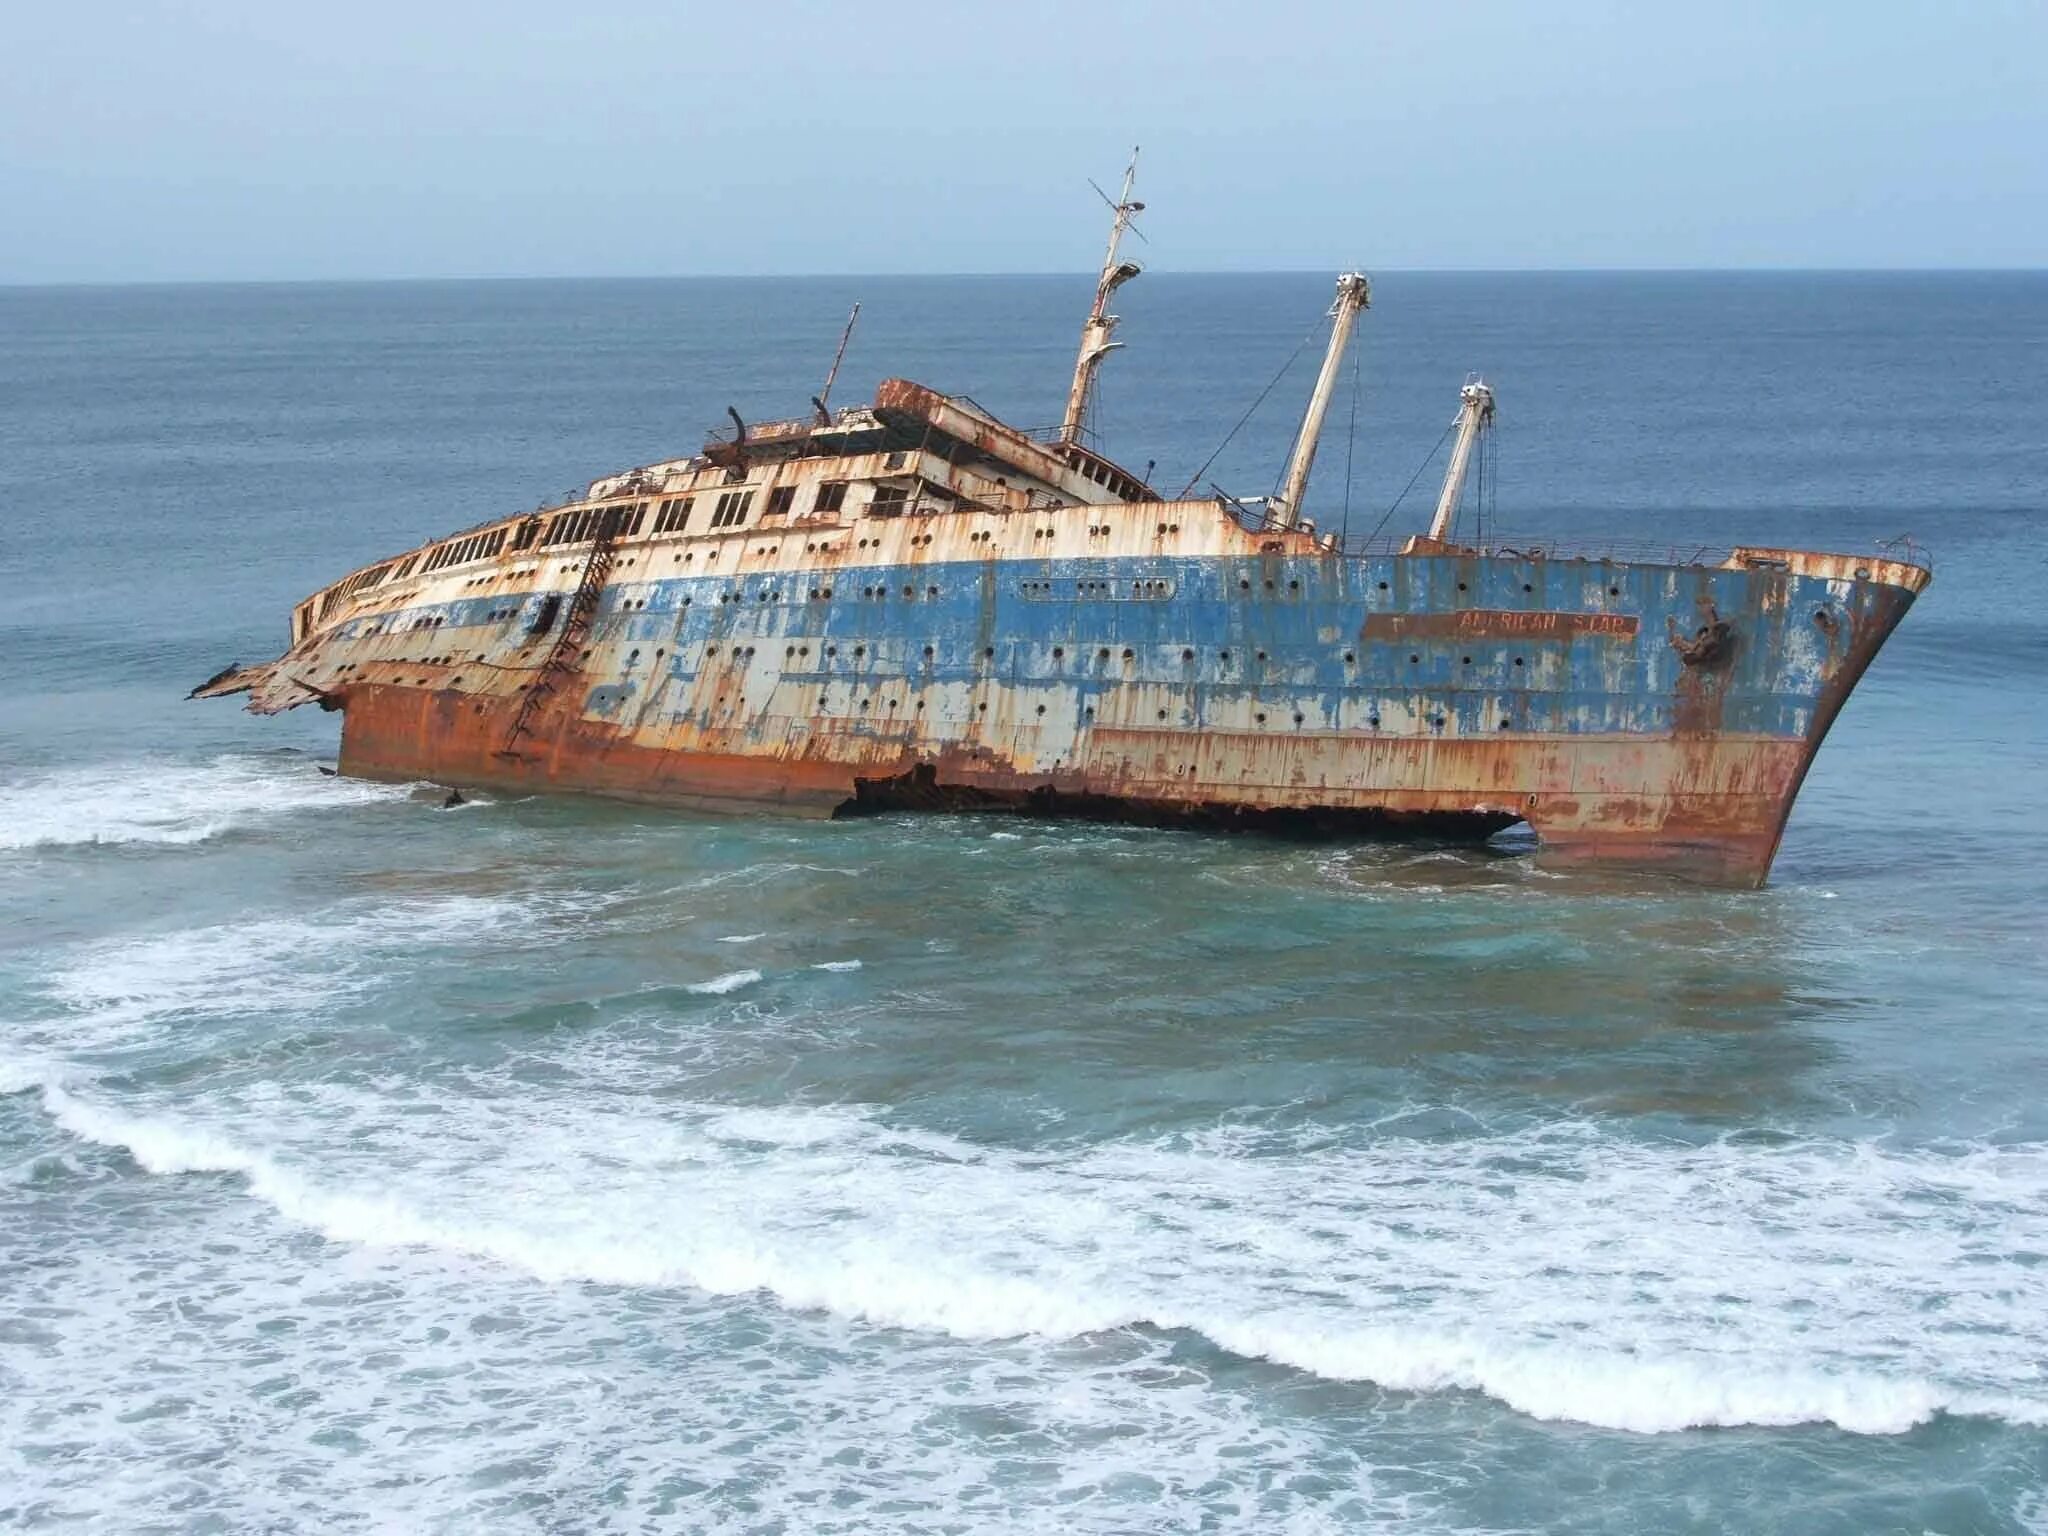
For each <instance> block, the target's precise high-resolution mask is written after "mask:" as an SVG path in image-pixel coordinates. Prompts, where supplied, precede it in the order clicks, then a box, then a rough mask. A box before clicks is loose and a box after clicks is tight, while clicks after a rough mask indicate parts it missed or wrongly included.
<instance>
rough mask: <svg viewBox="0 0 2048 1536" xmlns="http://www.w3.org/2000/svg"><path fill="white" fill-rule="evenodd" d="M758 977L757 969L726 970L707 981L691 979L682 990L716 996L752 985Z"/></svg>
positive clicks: (759, 977)
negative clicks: (721, 974)
mask: <svg viewBox="0 0 2048 1536" xmlns="http://www.w3.org/2000/svg"><path fill="white" fill-rule="evenodd" d="M760 979H761V973H760V972H759V971H727V972H726V973H725V974H724V975H723V976H714V977H712V978H711V979H710V980H709V981H693V982H691V983H690V984H689V985H688V986H687V987H685V988H684V989H683V990H684V991H686V992H699V993H708V994H710V995H711V996H714V997H718V996H723V995H724V994H725V993H727V992H737V991H738V990H739V989H740V988H741V987H749V986H752V985H753V984H754V983H755V982H757V981H759V980H760Z"/></svg>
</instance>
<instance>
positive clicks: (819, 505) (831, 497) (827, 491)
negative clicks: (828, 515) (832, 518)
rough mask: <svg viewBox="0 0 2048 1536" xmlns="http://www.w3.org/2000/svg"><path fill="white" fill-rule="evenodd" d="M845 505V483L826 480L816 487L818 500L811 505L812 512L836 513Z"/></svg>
mask: <svg viewBox="0 0 2048 1536" xmlns="http://www.w3.org/2000/svg"><path fill="white" fill-rule="evenodd" d="M845 505H846V482H845V481H844V480H826V481H822V482H821V483H820V484H819V486H818V499H817V500H816V501H814V502H812V503H811V510H812V511H813V512H837V511H838V510H839V509H840V508H841V507H843V506H845Z"/></svg>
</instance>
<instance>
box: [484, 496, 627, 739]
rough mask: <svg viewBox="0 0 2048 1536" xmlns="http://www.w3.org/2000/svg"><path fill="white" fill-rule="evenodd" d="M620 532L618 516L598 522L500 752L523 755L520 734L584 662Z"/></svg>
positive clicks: (530, 725)
mask: <svg viewBox="0 0 2048 1536" xmlns="http://www.w3.org/2000/svg"><path fill="white" fill-rule="evenodd" d="M618 534H619V529H618V523H617V520H616V519H615V518H612V517H606V518H605V519H604V520H603V521H602V522H601V523H600V524H599V525H598V530H597V536H596V537H595V538H594V539H593V540H592V541H591V545H590V557H589V559H587V560H585V561H584V562H583V576H582V579H581V580H579V581H578V582H577V583H576V591H575V593H574V594H573V595H572V596H571V597H570V599H569V611H568V612H567V613H566V614H564V615H563V617H562V627H561V629H560V630H559V631H558V632H557V633H556V635H555V640H554V644H552V645H550V646H549V647H548V653H547V655H546V656H545V657H543V658H542V660H541V664H540V666H539V667H538V668H537V669H536V670H535V672H534V674H533V681H532V682H530V683H528V684H527V685H526V692H525V693H524V694H522V695H521V696H520V700H519V709H518V712H517V713H515V714H514V715H513V716H512V725H511V728H510V729H509V730H507V731H506V732H505V744H504V745H503V746H502V747H500V748H499V749H498V751H497V756H499V757H508V758H513V759H515V760H516V759H518V758H519V757H520V756H521V754H520V751H519V738H520V737H521V736H524V735H525V734H526V733H527V732H528V730H529V729H531V727H532V725H533V719H534V716H535V715H537V714H539V713H540V710H541V707H542V706H543V705H544V704H545V703H546V702H547V699H548V697H549V695H551V694H552V693H553V692H554V691H555V688H556V685H557V684H559V683H561V682H562V681H563V680H564V679H566V678H567V677H568V676H569V675H570V674H571V673H572V672H575V671H577V670H578V669H579V668H580V667H581V666H582V665H583V658H582V654H581V650H580V647H581V646H582V644H583V641H584V639H585V638H586V637H587V636H588V635H589V634H590V620H591V617H592V615H593V614H595V613H596V611H597V604H598V599H599V598H601V597H603V596H604V586H605V581H606V580H607V578H609V577H610V575H611V571H612V558H613V556H614V555H615V554H616V553H617V544H618Z"/></svg>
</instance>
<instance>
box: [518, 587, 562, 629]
mask: <svg viewBox="0 0 2048 1536" xmlns="http://www.w3.org/2000/svg"><path fill="white" fill-rule="evenodd" d="M561 611H562V594H561V593H559V592H551V593H549V594H548V595H547V596H546V597H544V598H542V599H541V600H540V606H539V607H538V608H536V609H534V611H533V622H532V623H531V624H529V625H527V626H526V632H527V633H528V634H529V635H544V634H546V633H547V632H548V631H549V630H551V629H553V628H554V627H555V615H556V614H558V613H560V612H561Z"/></svg>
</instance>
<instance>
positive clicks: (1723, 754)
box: [209, 503, 1926, 885]
mask: <svg viewBox="0 0 2048 1536" xmlns="http://www.w3.org/2000/svg"><path fill="white" fill-rule="evenodd" d="M1118 510H1119V513H1120V514H1121V515H1122V521H1123V524H1124V526H1123V527H1121V528H1119V527H1115V526H1113V525H1110V524H1107V523H1103V522H1090V523H1087V524H1086V525H1085V526H1083V525H1082V524H1081V521H1080V519H1081V518H1082V517H1084V516H1087V515H1088V513H1089V509H1085V508H1075V509H1070V510H1068V511H1065V512H1062V513H1061V514H1060V515H1059V516H1058V517H1057V518H1050V517H1047V516H1045V515H1043V514H1028V515H1017V516H1002V515H999V514H989V515H985V516H965V517H948V518H930V519H920V518H914V517H892V518H889V519H886V520H884V519H876V520H859V521H857V522H856V521H849V522H846V523H843V524H833V525H830V526H829V527H828V526H824V525H818V524H813V525H811V526H808V527H799V526H791V527H788V528H783V529H769V528H754V529H749V530H746V531H744V532H735V533H733V534H731V535H727V536H725V537H723V538H721V539H720V540H719V541H718V542H717V544H716V545H715V546H713V548H714V550H715V551H716V552H715V553H711V557H710V559H709V560H707V561H705V562H704V563H706V564H712V565H714V566H715V567H716V568H717V569H718V570H721V571H724V572H726V573H727V574H717V575H711V574H675V573H676V572H677V570H678V567H681V566H682V565H683V561H684V558H685V555H686V553H687V554H691V555H692V558H691V559H690V565H693V566H694V565H697V564H698V563H699V562H698V561H697V559H696V558H694V556H695V555H696V554H703V553H707V550H706V547H705V546H704V544H703V543H702V542H701V540H695V541H692V540H682V541H678V540H661V539H655V540H643V541H640V542H634V541H632V540H628V541H626V542H623V543H621V544H619V545H618V546H617V551H618V552H619V553H618V559H619V561H620V563H619V564H618V565H616V566H613V567H612V568H611V569H610V570H609V572H608V574H607V576H606V579H605V581H604V583H603V585H602V587H601V588H600V589H599V590H598V592H597V594H596V595H595V596H594V597H593V598H592V599H591V601H590V610H591V611H590V613H589V614H588V619H587V633H585V634H583V635H582V636H581V637H580V638H579V644H578V645H577V646H576V647H575V648H574V652H573V655H572V657H571V658H570V660H569V662H568V664H566V665H560V664H558V665H557V667H556V669H555V670H554V671H553V673H551V674H550V675H549V676H548V677H547V679H546V681H545V684H544V686H543V687H542V688H540V689H539V690H536V687H535V684H536V680H537V679H538V678H540V676H541V674H542V671H543V653H544V652H546V651H547V650H548V649H549V647H547V646H546V645H544V644H542V643H541V642H542V639H543V638H544V637H542V636H536V634H535V631H534V615H535V612H536V609H537V608H538V607H539V606H540V605H543V604H545V603H546V602H547V601H548V600H549V596H550V595H552V597H553V599H554V600H555V602H556V603H558V604H559V602H560V601H561V600H562V594H564V593H566V592H568V591H570V590H571V589H572V588H573V587H574V586H575V585H576V580H577V577H578V575H579V573H580V571H581V569H582V567H581V564H580V562H579V560H578V559H577V558H575V557H569V558H562V559H558V560H556V561H554V562H543V563H541V564H539V565H538V566H537V565H536V563H535V562H533V561H532V560H531V559H521V558H519V557H518V556H517V555H513V554H506V555H500V556H499V557H497V558H496V559H495V560H494V561H493V562H492V565H491V566H490V567H487V568H486V569H485V570H484V571H483V572H482V573H481V574H473V575H471V576H469V577H468V578H467V587H466V595H455V596H452V597H451V596H448V595H445V594H442V593H436V594H433V595H432V599H431V600H430V595H429V593H427V592H419V593H417V594H414V595H413V596H412V597H411V598H409V599H407V600H405V601H404V602H403V603H402V605H401V606H398V607H396V608H393V607H391V606H389V604H388V603H377V604H374V605H373V608H372V611H370V612H366V613H362V614H360V615H351V616H350V617H347V618H344V619H341V620H340V621H339V622H337V623H334V624H332V625H330V627H328V628H327V629H325V630H319V629H317V628H315V629H313V630H311V631H309V632H308V633H307V634H306V635H305V636H304V637H303V639H302V641H301V644H300V646H299V647H297V648H295V651H294V653H293V654H292V655H291V656H288V657H286V658H283V659H282V660H281V661H280V662H279V663H276V664H273V666H271V667H269V668H265V669H256V670H255V671H254V672H252V673H246V674H239V675H237V676H235V677H231V678H225V679H221V680H217V681H216V682H215V683H214V684H213V685H212V686H211V689H210V690H209V691H215V692H225V691H233V690H235V689H237V688H245V687H254V689H255V690H256V694H257V698H256V705H255V707H258V708H274V707H285V706H287V705H289V704H291V703H297V702H303V701H305V700H308V699H312V698H318V699H320V700H321V702H323V703H325V704H326V705H328V706H329V707H338V708H341V709H343V710H345V711H346V715H345V722H344V729H343V736H342V752H341V767H342V769H343V771H344V772H347V773H351V774H359V775H363V776H368V777H377V778H387V779H429V780H433V781H436V782H442V783H450V784H456V785H461V786H464V787H480V788H494V789H500V790H512V791H573V792H581V793H591V794H600V795H609V796H615V797H619V798H625V799H632V800H638V801H645V802H653V803H662V804H673V805H678V806H691V807H700V808H710V809H717V810H735V809H773V810H778V811H783V812H789V813H795V814H803V815H818V816H823V815H831V814H836V813H843V812H848V811H856V810H861V809H869V808H880V807H889V806H915V807H931V808H949V807H970V806H989V807H995V806H1003V807H1015V808H1019V809H1025V810H1031V811H1038V812H1045V813H1053V814H1073V815H1088V816H1104V817H1115V818H1119V819H1129V820H1137V821H1147V822H1160V823H1191V824H1205V825H1224V826H1241V827H1265V826H1272V827H1289V828H1312V829H1317V830H1324V831H1330V832H1339V833H1346V832H1364V833H1373V832H1402V831H1406V832H1422V833H1430V834H1441V835H1450V836H1484V835H1486V834H1487V833H1490V832H1493V831H1496V830H1499V829H1501V828H1504V827H1507V826H1509V825H1512V824H1514V823H1516V822H1522V821H1526V822H1527V823H1528V824H1529V825H1530V826H1531V827H1532V828H1534V829H1535V831H1536V832H1537V834H1538V835H1539V837H1540V838H1541V840H1542V843H1543V845H1544V848H1545V849H1546V850H1547V852H1548V855H1549V856H1551V857H1556V858H1560V859H1565V860H1586V861H1598V862H1604V863H1611V864H1619V865H1626V866H1631V867H1649V868H1657V869H1663V870H1668V871H1670V872H1673V873H1676V874H1680V875H1683V876H1687V877H1690V878H1695V879H1700V880H1707V881H1712V882H1716V883H1728V884H1737V885H1754V884H1758V883H1760V882H1761V881H1762V880H1763V879H1764V877H1765V875H1766V873H1767V872H1768V870H1769V868H1770V865H1771V861H1772V858H1773V856H1774V854H1775V852H1776V850H1777V846H1778V841H1779V838H1780V836H1781V834H1782V832H1783V829H1784V825H1785V821H1786V817H1787V815H1788V814H1789V812H1790V809H1791V806H1792V802H1793V799H1794V796H1795V795H1796V793H1797V791H1798V788H1799V785H1800V782H1801V780H1802V779H1803V777H1804V775H1805V773H1806V770H1807V767H1808V765H1809V763H1810V762H1811V761H1812V758H1813V755H1814V753H1815V751H1816V750H1817V748H1818V747H1819V745H1820V742H1821V740H1822V738H1823V737H1824V736H1825V734H1826V732H1827V730H1828V727H1829V726H1830V725H1831V724H1832V722H1833V720H1834V718H1835V715H1836V714H1837V712H1838V711H1839V710H1840V708H1841V705H1842V703H1843V701H1844V700H1845V699H1846V698H1847V696H1848V694H1849V692H1850V690H1851V689H1852V688H1853V687H1854V686H1855V683H1856V681H1857V679H1858V678H1859V677H1860V676H1861V674H1862V672H1863V670H1864V668H1865V667H1866V666H1868V664H1869V662H1870V660H1871V658H1872V657H1873V656H1874V655H1875V654H1876V653H1877V651H1878V649H1879V648H1880V647H1881V646H1882V644H1883V642H1884V640H1885V638H1886V636H1887V635H1889V634H1890V632H1891V630H1892V629H1893V627H1894V626H1895V625H1896V624H1897V623H1898V622H1899V620H1900V618H1901V617H1902V616H1903V615H1904V613H1905V611H1906V609H1907V608H1908V607H1909V606H1910V604H1911V602H1912V601H1913V598H1914V595H1915V594H1916V593H1917V591H1918V590H1919V589H1920V587H1921V586H1922V585H1923V584H1924V582H1925V579H1926V573H1925V571H1924V570H1923V569H1922V568H1920V567H1919V566H1917V565H1911V564H1904V563H1900V562H1894V561H1868V560H1856V559H1852V558H1849V557H1842V556H1828V555H1813V554H1807V553H1803V552H1796V551H1777V550H1770V551H1763V550H1738V551H1734V552H1731V553H1730V554H1729V555H1728V556H1726V557H1724V558H1722V559H1721V560H1719V561H1718V562H1716V563H1684V564H1680V563H1662V562H1651V561H1642V560H1621V559H1618V558H1606V559H1600V558H1569V557H1564V556H1561V555H1553V554H1541V553H1534V552H1517V553H1513V554H1510V553H1506V552H1493V553H1481V552H1476V551H1466V550H1456V549H1438V548H1424V549H1420V550H1414V551H1412V552H1405V553H1402V552H1389V553H1384V554H1374V553H1361V552H1353V553H1346V552H1344V551H1342V550H1340V549H1336V548H1334V547H1332V546H1330V545H1329V544H1328V543H1327V541H1320V542H1319V541H1318V540H1317V539H1316V538H1315V537H1314V536H1313V535H1311V534H1306V533H1287V534H1283V535H1279V536H1274V535H1272V534H1270V533H1269V532H1264V531H1260V530H1253V529H1248V528H1246V527H1244V526H1242V525H1241V523H1240V522H1239V521H1238V520H1235V519H1233V518H1231V517H1229V516H1226V515H1223V514H1222V513H1220V512H1219V509H1218V508H1217V507H1216V506H1215V504H1213V503H1158V504H1151V505H1145V506H1126V507H1122V508H1119V509H1118ZM849 533H851V534H853V535H855V536H854V537H853V538H851V539H849V538H848V537H846V535H847V534H849ZM1019 545H1023V546H1025V547H1026V548H1027V549H1028V548H1031V547H1034V546H1035V547H1036V549H1037V550H1038V551H1039V553H1038V557H1037V558H1029V557H1024V558H1019V557H1018V555H1017V554H1016V553H1015V552H1014V551H1015V550H1016V549H1017V546H1019ZM1133 545H1135V546H1138V547H1130V546H1133ZM1105 546H1107V547H1105ZM1118 546H1123V547H1118ZM584 558H585V559H588V558H590V557H584ZM508 594H511V595H516V596H517V598H518V600H517V601H512V600H511V597H510V596H508ZM558 661H559V658H558Z"/></svg>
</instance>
